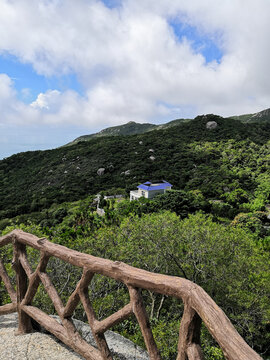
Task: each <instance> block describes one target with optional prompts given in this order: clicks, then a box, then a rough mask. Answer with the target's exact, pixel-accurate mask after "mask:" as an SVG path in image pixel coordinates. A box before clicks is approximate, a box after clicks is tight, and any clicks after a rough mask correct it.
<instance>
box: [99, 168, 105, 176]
mask: <svg viewBox="0 0 270 360" xmlns="http://www.w3.org/2000/svg"><path fill="white" fill-rule="evenodd" d="M104 172H105V168H99V169H98V171H97V174H98V175H99V176H101V175H103V174H104Z"/></svg>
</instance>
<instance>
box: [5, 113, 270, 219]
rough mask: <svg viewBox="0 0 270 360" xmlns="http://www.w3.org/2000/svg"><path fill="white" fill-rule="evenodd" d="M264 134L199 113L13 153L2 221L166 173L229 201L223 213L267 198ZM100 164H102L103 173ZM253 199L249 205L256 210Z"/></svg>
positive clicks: (269, 133)
mask: <svg viewBox="0 0 270 360" xmlns="http://www.w3.org/2000/svg"><path fill="white" fill-rule="evenodd" d="M209 120H216V121H217V123H218V126H217V128H216V129H212V130H209V129H206V123H207V121H209ZM269 138H270V123H266V124H257V123H256V124H242V123H241V122H239V121H235V120H232V119H222V118H220V117H217V116H202V117H198V118H196V119H195V120H193V121H191V122H189V123H183V124H182V125H178V126H174V127H172V128H169V129H166V130H158V131H151V132H149V133H146V134H141V135H133V136H119V137H104V138H99V139H92V140H91V141H87V142H80V143H78V144H75V145H73V146H69V147H64V148H58V149H55V150H49V151H35V152H26V153H20V154H17V155H13V156H11V157H9V158H7V159H5V160H2V161H0V219H4V218H10V217H14V216H16V215H19V214H25V213H31V212H34V211H39V210H41V209H44V208H48V207H50V206H51V205H52V204H54V203H59V204H60V203H62V202H64V201H74V200H77V199H80V198H83V197H86V196H87V195H89V194H97V193H98V192H99V191H101V190H109V189H111V188H115V187H121V188H124V189H126V190H127V191H129V190H130V189H135V188H136V186H137V185H138V183H140V182H143V181H147V180H151V179H152V180H154V179H166V180H167V181H169V182H170V183H172V184H173V186H174V189H182V190H185V191H190V190H200V191H201V192H202V194H203V196H204V197H205V198H206V199H209V200H222V201H223V202H225V203H226V204H228V206H227V210H226V211H228V212H229V208H230V207H231V206H232V207H233V208H236V207H237V206H238V205H241V206H242V204H244V203H250V204H251V203H252V202H253V201H255V199H256V198H259V199H260V198H261V197H262V198H265V197H267V191H268V190H267V186H268V185H267V184H268V183H269V176H270V175H269V174H270V171H269V166H270V164H269V158H270V143H269ZM149 150H153V151H149ZM151 156H154V158H155V159H154V160H151V159H150V157H151ZM152 159H153V158H152ZM100 168H105V172H104V174H103V175H101V176H99V175H97V170H98V169H100ZM128 170H129V171H128ZM127 171H128V172H127ZM258 201H259V202H260V200H258ZM258 201H257V203H256V204H254V207H255V208H256V209H257V210H261V207H260V204H259V203H258ZM262 201H264V200H263V199H262ZM216 207H218V205H216ZM236 211H238V210H236ZM232 212H233V211H232ZM230 216H231V217H232V216H234V214H233V213H232V214H231V215H230Z"/></svg>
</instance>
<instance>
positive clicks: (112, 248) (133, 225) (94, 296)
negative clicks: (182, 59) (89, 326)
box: [0, 115, 270, 360]
mask: <svg viewBox="0 0 270 360" xmlns="http://www.w3.org/2000/svg"><path fill="white" fill-rule="evenodd" d="M208 121H216V122H217V124H218V126H217V127H216V128H215V129H211V130H209V129H207V128H206V123H207V122H208ZM149 150H151V151H149ZM150 156H154V157H155V159H154V160H151V159H150ZM99 168H105V171H104V174H103V175H98V174H97V170H98V169H99ZM127 170H129V172H127V173H126V174H125V172H126V171H127ZM162 178H163V179H166V180H167V181H169V182H171V183H172V184H173V185H174V190H173V191H171V192H168V193H166V194H165V195H160V196H158V197H156V198H155V199H153V200H152V201H150V200H147V199H140V200H139V201H133V202H130V201H129V200H128V199H126V200H124V199H121V200H119V199H111V200H107V201H106V200H104V198H103V195H105V194H107V195H109V194H119V193H120V194H123V195H125V194H127V192H128V191H129V190H130V189H135V188H136V186H137V185H138V183H140V182H143V181H146V180H152V179H162ZM0 191H1V193H0V200H1V201H0V204H1V209H0V214H1V219H2V220H0V231H1V232H2V234H5V233H7V232H9V231H10V230H11V229H13V228H14V227H20V228H22V229H23V230H25V231H28V232H31V233H35V234H37V235H38V236H46V237H47V238H49V239H50V240H51V241H54V242H57V243H59V244H62V245H65V246H67V247H69V248H73V249H76V250H79V251H82V252H86V253H90V254H92V255H96V256H100V257H104V258H110V259H112V260H121V261H124V262H126V263H128V264H130V265H133V266H136V267H140V268H144V269H146V270H149V271H154V272H159V273H164V274H168V275H176V276H180V277H185V278H187V279H189V280H191V281H194V282H195V283H197V284H199V285H200V286H202V287H203V288H204V289H205V290H206V291H207V292H208V294H209V295H210V296H211V297H212V298H213V299H214V300H215V301H216V303H217V304H218V305H219V306H221V307H222V309H223V310H224V311H225V313H226V314H227V315H228V317H229V318H230V319H231V321H232V322H233V324H234V326H235V327H236V328H237V330H238V331H239V332H240V334H241V335H242V336H243V337H244V338H245V340H246V341H247V342H248V343H249V344H250V346H252V347H253V348H254V349H255V350H256V351H258V352H259V353H260V354H261V355H262V356H263V357H264V358H267V357H268V356H269V355H270V349H269V340H270V337H269V317H270V304H269V294H270V291H269V290H270V288H269V286H270V281H269V280H270V279H269V276H270V272H269V267H270V264H269V249H270V245H269V240H270V215H269V212H270V124H267V123H264V124H259V123H255V124H243V123H241V122H239V121H235V120H233V119H223V118H220V117H217V116H214V115H209V116H202V117H198V118H196V119H195V120H193V121H190V122H189V123H183V124H180V125H175V126H174V127H173V128H168V129H165V130H158V131H156V130H154V131H150V132H148V133H147V134H139V135H132V136H119V137H117V138H116V137H104V138H99V139H95V138H94V139H92V140H90V141H87V142H80V143H78V144H75V145H72V146H68V147H65V148H59V149H55V150H50V151H44V152H28V153H22V154H18V155H14V156H12V157H10V158H8V159H5V160H3V161H1V162H0ZM98 192H99V193H101V199H100V204H101V205H102V207H103V208H104V209H105V212H106V214H105V216H104V217H100V216H98V215H97V214H96V206H97V200H96V196H95V195H96V194H97V193H98ZM0 235H1V234H0ZM10 252H11V249H10V248H8V247H7V249H5V250H2V256H3V255H7V256H4V259H5V262H6V265H7V269H8V271H9V272H10V273H11V267H10V260H11V253H10ZM29 256H30V259H31V263H32V265H33V266H35V264H36V261H37V253H36V252H35V251H30V252H29ZM48 272H49V273H50V276H51V277H52V279H53V282H54V284H55V286H56V287H57V289H58V290H59V293H60V294H61V298H62V299H63V301H64V302H65V301H66V300H67V298H68V296H70V294H71V292H72V291H73V289H74V286H75V284H76V281H77V279H78V278H79V276H80V271H79V270H78V269H75V268H73V267H71V266H68V265H66V264H64V263H62V262H60V261H58V260H51V261H50V263H49V267H48ZM89 294H90V297H91V301H92V304H93V306H94V309H95V311H96V314H97V317H98V318H103V317H105V316H108V315H110V314H111V313H113V312H114V311H117V310H118V309H119V308H120V307H121V306H123V305H125V304H126V303H127V302H128V293H127V290H126V289H125V288H124V287H123V285H122V284H119V283H117V282H115V281H113V280H108V279H105V278H104V277H102V276H95V277H94V279H93V281H92V283H91V286H90V287H89ZM143 298H144V301H145V304H146V306H147V310H148V313H149V316H150V321H151V325H152V328H153V332H154V336H155V338H156V341H157V343H158V346H159V348H160V350H161V352H162V355H163V357H164V358H165V359H173V358H174V357H175V353H176V349H177V338H178V329H179V323H180V319H181V314H182V311H183V306H182V304H181V303H180V302H179V301H176V300H174V299H171V298H167V297H164V296H161V295H157V294H153V293H148V292H143ZM8 300H9V299H8V297H7V296H6V293H5V291H4V289H3V288H0V303H5V302H7V301H8ZM34 303H35V304H36V305H38V306H40V307H41V308H43V309H44V311H46V312H47V313H52V312H53V311H54V309H53V306H52V304H51V301H50V299H49V298H48V296H47V295H46V293H45V292H44V289H43V288H42V286H41V287H40V289H39V292H38V294H37V295H36V297H35V299H34ZM75 316H76V317H77V318H79V319H82V320H84V321H86V318H85V314H84V312H83V309H82V307H81V306H79V307H78V308H77V309H76V313H75ZM114 330H115V331H118V332H120V333H121V334H123V335H124V336H126V337H129V338H130V339H131V340H133V341H135V342H136V343H138V344H140V345H142V346H143V340H142V337H141V334H140V331H139V328H138V325H137V324H136V322H135V321H134V319H129V320H126V321H124V322H123V323H122V324H120V325H118V326H116V327H115V328H114ZM201 341H202V348H203V351H204V353H205V358H206V359H207V360H219V359H220V360H221V359H223V355H222V353H221V351H220V349H219V348H218V346H217V344H216V343H215V342H214V341H213V340H212V338H211V337H210V335H209V334H208V332H207V331H206V329H205V328H204V327H203V329H202V336H201Z"/></svg>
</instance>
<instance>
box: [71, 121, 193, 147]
mask: <svg viewBox="0 0 270 360" xmlns="http://www.w3.org/2000/svg"><path fill="white" fill-rule="evenodd" d="M189 120H191V119H176V120H172V121H170V122H168V123H166V124H162V125H155V124H148V123H143V124H140V123H136V122H135V121H129V122H128V123H126V124H124V125H118V126H112V127H108V128H106V129H103V130H101V131H100V132H98V133H95V134H90V135H82V136H79V137H78V138H76V139H75V140H73V141H72V142H70V143H68V144H67V145H66V146H68V145H73V144H76V143H78V142H80V141H88V140H91V139H93V138H100V137H104V136H120V135H136V134H143V133H146V132H148V131H152V130H161V129H167V128H170V127H172V126H175V125H179V124H180V123H182V122H186V121H189Z"/></svg>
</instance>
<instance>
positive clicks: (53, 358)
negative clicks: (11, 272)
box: [0, 313, 149, 360]
mask: <svg viewBox="0 0 270 360" xmlns="http://www.w3.org/2000/svg"><path fill="white" fill-rule="evenodd" d="M56 318H57V317H56ZM58 321H60V320H59V318H58ZM74 324H75V326H76V328H77V329H78V331H79V332H80V333H81V335H82V336H83V338H84V339H85V340H86V341H88V342H89V343H91V345H93V346H95V341H94V339H93V336H92V333H91V330H90V328H89V326H88V325H87V324H85V323H83V322H82V321H79V320H74ZM17 326H18V323H17V313H13V314H9V315H2V316H0V359H5V360H17V359H20V360H45V359H50V360H66V359H68V360H75V359H83V357H81V356H80V355H78V354H76V353H75V352H74V351H72V350H71V349H69V348H68V347H67V346H66V345H65V344H63V343H62V342H61V341H60V340H58V339H57V338H55V337H54V336H53V335H49V334H48V333H42V332H34V333H32V334H26V335H22V336H15V332H16V330H17ZM105 337H106V340H107V342H108V345H109V348H110V350H111V351H112V354H113V358H114V359H116V360H148V359H149V357H148V354H147V353H146V352H145V351H144V350H143V349H141V348H139V347H137V346H136V345H134V344H133V343H132V342H131V341H129V340H127V339H125V338H124V337H123V336H121V335H119V334H116V333H114V332H112V331H106V333H105Z"/></svg>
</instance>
